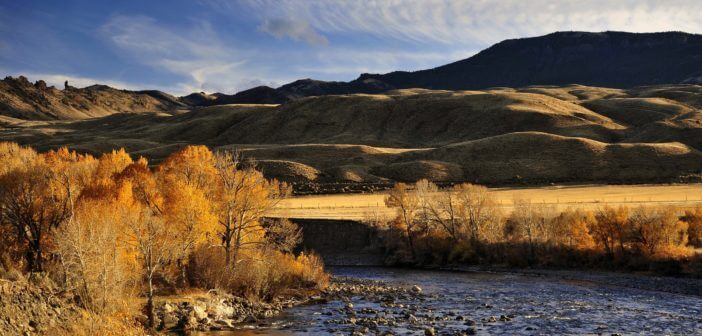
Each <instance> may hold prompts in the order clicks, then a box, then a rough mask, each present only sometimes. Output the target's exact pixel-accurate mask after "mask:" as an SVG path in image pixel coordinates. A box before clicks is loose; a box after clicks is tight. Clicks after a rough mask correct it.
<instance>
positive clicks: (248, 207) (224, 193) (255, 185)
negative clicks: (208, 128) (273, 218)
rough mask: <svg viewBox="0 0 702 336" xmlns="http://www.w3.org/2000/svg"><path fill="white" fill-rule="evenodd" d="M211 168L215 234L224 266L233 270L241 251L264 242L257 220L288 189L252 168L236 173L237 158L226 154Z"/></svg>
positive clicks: (237, 167)
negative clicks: (214, 185) (214, 177)
mask: <svg viewBox="0 0 702 336" xmlns="http://www.w3.org/2000/svg"><path fill="white" fill-rule="evenodd" d="M215 168H216V170H217V185H218V187H217V192H218V195H217V197H216V213H217V218H218V222H219V230H218V234H219V235H220V238H221V240H222V245H223V246H224V252H225V259H226V265H228V266H230V265H231V266H235V265H236V263H237V262H239V260H238V257H239V252H240V250H241V249H242V248H246V247H255V246H258V245H260V244H263V243H264V242H265V239H264V237H265V229H264V227H263V226H262V225H261V224H262V223H261V219H262V218H263V216H264V215H265V214H267V213H268V212H269V211H271V210H272V209H273V208H274V207H275V205H276V204H277V203H278V201H279V200H280V199H282V198H283V197H285V196H287V195H288V193H289V187H288V186H287V185H286V184H285V183H278V182H277V181H275V180H272V181H268V180H267V179H266V178H265V177H264V176H263V174H262V173H261V172H259V171H257V170H255V169H253V168H250V167H249V168H244V169H240V167H239V160H238V156H237V155H234V154H232V153H230V152H222V153H217V154H216V155H215Z"/></svg>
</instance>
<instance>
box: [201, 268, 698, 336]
mask: <svg viewBox="0 0 702 336" xmlns="http://www.w3.org/2000/svg"><path fill="white" fill-rule="evenodd" d="M330 272H331V273H332V274H334V275H335V278H334V280H333V282H332V286H340V287H341V288H346V289H344V290H339V291H336V292H337V293H338V294H337V295H333V296H329V297H328V299H329V301H328V302H327V303H321V304H317V305H302V306H297V307H295V308H293V309H290V310H286V311H284V312H283V313H282V314H281V315H280V316H278V317H274V318H272V319H268V320H267V321H265V323H263V324H259V325H256V326H246V325H243V326H241V327H242V328H243V330H245V331H241V332H233V333H231V334H229V333H228V334H227V335H247V334H250V332H251V329H252V328H256V329H261V328H266V330H265V331H262V330H260V331H259V332H266V333H268V332H269V331H270V332H275V334H294V335H317V334H338V335H342V334H343V335H349V334H352V335H366V334H380V335H383V334H394V335H399V334H414V335H418V334H423V335H434V334H436V335H444V334H446V335H449V334H450V335H470V334H479V335H482V334H485V335H487V334H513V335H533V334H642V333H643V334H656V333H660V334H694V333H695V332H696V331H697V330H701V329H700V328H702V319H700V317H699V316H702V299H700V297H698V296H691V295H679V294H674V293H668V292H661V291H649V290H643V289H637V288H630V287H619V286H616V285H605V284H601V283H596V282H590V281H587V280H568V279H561V278H558V277H556V276H555V275H552V276H545V275H544V276H536V275H527V274H517V273H506V272H468V271H438V270H417V269H399V268H383V267H333V268H330ZM615 278H616V277H615ZM619 279H622V280H623V279H624V278H619ZM330 288H332V287H330ZM267 328H270V329H267ZM213 335H215V334H213Z"/></svg>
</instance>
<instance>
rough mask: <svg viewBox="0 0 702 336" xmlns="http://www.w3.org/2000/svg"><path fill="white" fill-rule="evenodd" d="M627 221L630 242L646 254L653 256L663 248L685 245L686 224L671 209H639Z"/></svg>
mask: <svg viewBox="0 0 702 336" xmlns="http://www.w3.org/2000/svg"><path fill="white" fill-rule="evenodd" d="M629 221H630V223H629V228H630V230H631V233H630V235H631V236H630V238H631V240H632V242H633V243H635V244H637V245H639V246H640V247H641V248H642V249H643V250H644V251H645V252H646V253H648V254H655V253H656V252H657V251H658V250H660V249H661V248H662V247H665V246H683V245H685V244H687V225H688V224H687V223H686V222H683V221H680V220H679V218H678V216H677V215H676V214H675V210H674V209H673V208H671V207H663V208H647V207H639V208H637V209H635V210H634V212H633V213H632V215H631V217H630V219H629Z"/></svg>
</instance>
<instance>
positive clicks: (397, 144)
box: [0, 85, 702, 184]
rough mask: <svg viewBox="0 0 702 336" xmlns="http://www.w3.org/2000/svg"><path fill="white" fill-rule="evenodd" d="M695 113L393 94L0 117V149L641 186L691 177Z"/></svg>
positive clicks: (590, 92)
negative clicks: (209, 151) (211, 152)
mask: <svg viewBox="0 0 702 336" xmlns="http://www.w3.org/2000/svg"><path fill="white" fill-rule="evenodd" d="M700 106H702V89H701V87H699V86H694V85H686V86H674V85H669V86H651V87H641V88H636V89H631V90H620V89H609V88H597V87H587V86H581V85H567V86H531V87H526V88H518V89H512V88H493V89H489V90H483V91H440V90H426V89H404V90H395V91H390V92H387V93H386V94H376V95H367V94H354V95H338V96H323V97H308V98H304V99H301V100H298V101H294V102H291V103H287V104H283V105H221V106H211V107H205V108H197V109H194V110H192V111H191V112H188V113H180V114H175V115H170V114H165V113H138V114H129V113H120V114H115V115H111V116H107V117H102V118H96V119H88V120H82V121H51V122H46V121H44V122H36V121H31V122H30V121H23V120H20V119H16V118H10V117H0V140H11V141H18V142H20V143H23V144H29V145H32V146H34V147H35V148H37V149H39V150H46V149H50V148H57V147H59V146H69V147H71V148H76V149H78V150H80V151H84V152H89V153H93V154H97V153H102V152H105V151H109V150H111V149H113V148H115V147H125V148H126V149H127V150H128V151H130V152H131V153H134V154H135V155H143V156H145V157H147V158H149V159H150V161H151V162H152V163H158V162H159V161H160V160H162V159H163V158H164V157H166V156H167V155H168V154H170V153H171V152H173V151H175V150H177V149H179V148H181V147H183V146H185V145H186V144H206V145H208V146H210V147H212V148H222V149H238V150H241V151H243V152H244V156H246V157H251V158H256V159H258V160H264V161H269V160H270V161H271V162H282V163H280V164H276V163H272V165H273V166H275V167H271V169H269V171H270V172H271V174H273V173H274V171H275V172H276V173H277V172H280V175H279V176H277V177H281V178H287V179H288V180H290V181H315V182H336V181H348V182H379V181H388V180H404V181H410V182H413V181H415V180H417V179H420V178H433V179H436V180H457V181H469V182H473V183H476V182H477V183H495V184H500V183H510V184H511V183H595V182H603V181H606V182H616V183H641V182H654V181H679V179H678V178H679V177H680V176H688V175H696V174H700V167H699V164H698V163H699V162H700V161H702V153H700V152H699V151H698V149H702V113H700V111H699V107H700ZM269 176H273V175H270V174H269Z"/></svg>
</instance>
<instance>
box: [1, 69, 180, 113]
mask: <svg viewBox="0 0 702 336" xmlns="http://www.w3.org/2000/svg"><path fill="white" fill-rule="evenodd" d="M187 108H189V106H188V105H187V104H185V103H183V102H181V101H180V100H179V99H178V98H176V97H173V96H171V95H169V94H167V93H164V92H160V91H154V90H150V91H127V90H118V89H115V88H111V87H109V86H106V85H92V86H88V87H85V88H75V87H72V86H69V85H68V83H66V86H65V87H64V89H63V90H59V89H57V88H55V87H53V86H47V85H46V82H44V81H42V80H39V81H36V82H35V83H30V82H29V80H27V78H26V77H24V76H19V77H17V78H12V77H6V78H5V79H3V80H1V81H0V115H4V116H8V117H13V118H18V119H27V120H75V119H86V118H95V117H103V116H107V115H110V114H113V113H124V112H170V113H175V112H177V111H178V110H182V109H187Z"/></svg>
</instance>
